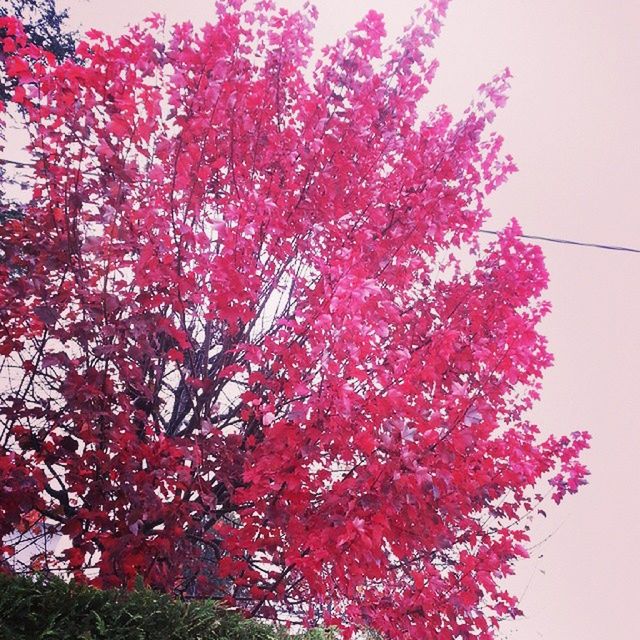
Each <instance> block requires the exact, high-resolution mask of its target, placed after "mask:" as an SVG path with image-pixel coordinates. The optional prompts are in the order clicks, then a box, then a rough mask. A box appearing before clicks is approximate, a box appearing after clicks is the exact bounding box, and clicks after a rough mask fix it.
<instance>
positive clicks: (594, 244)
mask: <svg viewBox="0 0 640 640" xmlns="http://www.w3.org/2000/svg"><path fill="white" fill-rule="evenodd" d="M479 231H480V233H490V234H491V235H494V236H497V235H498V234H499V233H500V232H499V231H493V230H491V229H479ZM518 236H519V237H520V238H528V239H529V240H544V241H545V242H556V243H557V244H572V245H575V246H577V247H592V248H594V249H607V250H609V251H628V252H629V253H640V249H635V248H633V247H619V246H616V245H612V244H600V243H598V242H578V241H577V240H565V239H564V238H549V237H547V236H534V235H529V234H527V233H519V234H518Z"/></svg>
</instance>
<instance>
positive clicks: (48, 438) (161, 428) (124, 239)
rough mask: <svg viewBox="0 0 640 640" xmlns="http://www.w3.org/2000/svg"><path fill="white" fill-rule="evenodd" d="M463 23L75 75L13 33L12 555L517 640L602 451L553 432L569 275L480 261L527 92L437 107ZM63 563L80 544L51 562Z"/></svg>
mask: <svg viewBox="0 0 640 640" xmlns="http://www.w3.org/2000/svg"><path fill="white" fill-rule="evenodd" d="M445 8H446V2H443V1H441V0H440V1H437V2H436V1H434V2H433V3H432V4H431V5H429V6H425V7H424V8H422V9H420V10H418V12H417V14H416V16H415V19H414V21H413V22H412V23H411V24H410V25H409V26H408V27H407V28H406V29H405V31H404V32H403V34H402V35H401V37H400V38H399V39H398V40H397V41H396V42H394V43H391V44H387V43H386V41H385V39H384V36H385V29H384V23H383V19H382V16H380V15H379V14H377V13H375V12H370V13H368V14H367V15H366V16H365V17H364V19H363V20H362V21H361V22H359V23H358V24H357V25H356V26H355V27H354V28H353V29H352V30H351V31H350V32H349V33H347V35H346V36H345V37H344V38H342V39H341V40H339V41H338V42H337V43H336V44H335V45H334V46H332V47H329V48H327V49H325V50H324V51H323V52H322V54H321V55H320V56H314V55H313V49H312V41H311V35H310V34H311V30H312V28H313V23H314V19H315V13H314V10H313V9H312V8H307V9H305V10H303V11H301V12H293V13H289V12H287V11H285V10H282V9H278V8H276V7H274V5H273V4H272V3H271V2H269V1H261V2H257V3H255V5H252V6H251V7H249V6H246V5H245V3H243V2H239V1H237V0H235V1H233V2H224V3H223V2H221V3H218V6H217V16H216V17H215V19H214V20H213V21H212V22H211V23H209V24H207V25H205V26H204V27H203V28H201V29H196V28H194V27H193V26H192V25H191V24H190V23H188V22H186V23H183V24H177V25H173V26H172V27H170V28H168V27H167V26H166V25H165V24H164V21H163V19H162V18H161V17H160V16H158V15H153V16H151V17H150V18H149V19H148V20H146V21H145V22H144V23H143V24H141V25H139V26H134V27H132V28H131V29H130V30H129V31H128V32H127V33H126V34H124V35H122V36H120V37H118V38H114V37H112V36H110V35H107V34H103V33H100V32H98V31H90V32H88V33H87V39H86V40H84V41H82V42H80V43H79V45H78V47H77V50H76V53H75V57H74V58H73V59H65V60H62V61H61V60H58V59H57V58H56V56H54V55H53V54H52V53H51V52H50V51H47V50H46V49H43V48H42V47H41V46H39V44H38V43H37V42H32V41H30V40H29V38H28V34H27V33H26V32H25V29H24V28H23V27H22V26H21V24H20V22H19V21H18V20H16V19H12V18H9V17H5V18H1V19H0V28H2V29H3V30H4V33H5V38H4V41H3V52H4V60H3V65H4V68H5V71H6V74H7V75H8V77H10V78H11V79H13V80H14V81H15V89H14V90H13V91H12V95H11V102H12V104H10V103H9V101H7V104H6V105H4V107H5V109H4V111H5V113H4V120H5V121H6V120H7V119H8V118H9V117H10V116H11V114H12V113H15V112H16V110H15V108H14V107H15V104H17V105H20V107H21V113H22V114H23V116H22V117H23V118H24V126H25V127H26V128H27V130H28V131H29V133H30V144H29V151H30V154H31V156H32V158H33V165H34V166H33V171H32V174H31V175H32V182H31V188H32V199H31V201H30V204H29V205H28V206H27V207H26V210H25V215H24V216H23V217H22V218H21V219H13V220H6V221H5V222H4V223H3V224H2V225H0V251H1V261H0V296H1V299H2V300H3V303H2V306H1V308H0V372H1V382H0V384H1V385H2V386H1V389H2V394H3V402H2V405H1V407H0V428H1V431H0V435H1V437H2V440H1V443H2V445H1V449H0V474H1V475H2V477H3V484H2V485H1V486H0V535H2V536H3V537H4V538H3V540H4V543H3V545H2V547H1V549H0V551H1V553H2V556H3V558H4V566H5V568H6V569H8V570H12V571H27V572H29V571H36V570H47V571H54V572H60V573H62V574H63V575H71V576H73V577H75V578H76V580H79V581H85V582H90V583H92V584H94V585H97V586H100V587H114V586H115V587H119V586H132V585H133V584H134V583H135V581H136V579H137V577H138V576H141V577H142V579H143V580H144V582H145V584H147V585H150V586H152V587H154V588H157V589H161V590H164V591H167V592H173V593H179V594H183V595H185V596H196V597H200V596H203V597H204V596H206V597H213V598H220V599H223V600H225V601H227V602H229V603H232V604H234V605H236V606H239V607H241V608H242V609H244V610H245V611H246V612H247V613H248V614H250V615H255V616H264V617H271V618H279V619H285V620H297V621H300V622H302V623H303V624H307V625H312V624H316V623H324V624H328V625H338V626H340V627H342V628H343V629H345V630H346V631H345V632H346V633H347V635H348V634H350V633H352V632H353V631H354V630H356V629H359V628H364V627H367V628H372V629H375V630H377V631H378V632H380V633H381V634H383V635H384V636H385V637H389V638H407V637H413V638H439V639H446V638H455V637H477V638H491V637H493V634H494V632H495V630H496V628H497V626H498V625H499V622H500V620H501V619H503V618H504V617H505V616H510V615H515V614H516V613H517V602H516V600H515V598H514V597H513V596H512V595H511V594H509V593H507V592H506V591H505V589H504V586H503V579H504V577H505V576H506V575H507V574H509V573H511V572H512V567H513V564H514V562H515V561H516V560H517V559H518V558H519V557H522V556H526V555H527V552H526V548H525V546H526V542H527V540H528V535H527V525H526V521H525V520H524V516H525V515H526V514H528V513H530V512H534V511H535V510H536V509H537V508H538V504H539V502H540V501H541V499H542V495H543V494H544V492H545V491H544V489H542V488H541V487H540V485H539V481H540V480H541V478H543V477H545V478H547V480H549V481H550V482H551V485H552V491H553V497H554V499H555V500H556V501H559V500H560V499H561V498H562V497H563V496H564V495H565V493H567V492H570V493H573V492H575V491H576V490H577V488H578V486H579V485H580V484H583V483H584V481H585V475H586V473H587V471H586V469H585V468H584V466H583V465H582V464H581V463H580V462H579V460H578V456H579V453H580V451H581V449H583V448H584V447H585V446H587V439H588V436H587V434H586V433H583V432H574V433H573V434H572V435H571V436H562V437H559V438H555V437H549V438H542V437H540V434H539V430H538V428H537V427H536V426H535V425H534V424H531V423H530V422H529V421H528V419H527V411H528V409H529V408H530V407H531V405H532V402H533V401H534V400H535V399H536V398H537V397H538V392H539V387H540V379H541V375H542V372H543V370H544V369H545V368H546V367H548V366H549V365H550V364H551V361H552V358H551V356H550V354H549V353H548V351H547V347H546V341H545V339H544V337H542V336H541V335H540V334H539V332H538V330H537V326H538V324H539V322H540V320H541V318H542V317H543V316H544V315H545V314H546V313H547V312H548V310H549V305H548V304H547V303H546V302H545V301H544V300H543V298H542V297H541V295H542V292H543V290H544V288H545V287H546V284H547V272H546V270H545V267H544V263H543V257H542V254H541V250H540V249H539V248H538V247H537V246H534V245H530V244H527V243H526V242H523V241H522V240H521V239H520V238H519V237H518V233H519V228H518V226H517V223H516V222H515V221H514V222H512V223H511V224H510V225H509V226H508V227H507V228H505V229H504V231H503V232H502V233H500V234H499V236H498V237H497V238H496V239H495V240H494V241H492V242H490V243H488V244H486V245H485V244H483V243H481V242H480V239H479V229H480V228H481V226H482V224H483V222H484V221H485V220H486V219H487V218H488V216H489V215H490V214H489V211H488V210H487V207H486V204H485V198H486V194H487V193H489V192H491V191H492V190H493V189H495V188H496V187H498V186H499V185H500V183H502V182H503V181H504V180H505V178H506V177H507V175H508V174H509V173H510V172H512V171H513V170H514V165H513V162H512V160H511V158H510V157H509V156H507V155H503V154H502V152H501V145H502V139H501V137H500V136H499V135H497V134H496V133H495V132H494V131H493V130H492V125H491V123H492V121H493V118H494V114H495V110H496V109H497V108H498V107H501V106H502V105H503V104H504V103H505V100H506V97H505V95H506V91H507V88H508V81H509V77H510V74H509V71H508V70H505V71H504V72H503V73H501V74H499V75H498V76H496V77H495V78H494V79H493V80H491V81H490V82H488V83H487V84H485V85H483V86H482V87H480V91H479V94H478V98H477V100H476V101H474V103H473V104H472V105H470V107H469V108H468V109H467V110H466V111H465V112H464V114H463V115H462V116H461V117H460V118H454V117H453V116H452V115H451V113H450V112H449V111H448V110H447V108H446V107H444V106H443V107H439V108H437V109H435V110H433V111H431V112H429V113H427V114H424V113H423V111H421V109H420V108H419V103H420V100H421V99H422V98H423V97H424V96H425V95H426V94H427V92H428V90H429V86H430V83H431V81H432V79H433V76H434V73H435V71H436V63H435V62H434V60H433V59H432V57H431V53H430V48H431V46H432V44H433V41H434V39H435V38H436V36H437V34H438V32H439V29H440V26H441V22H442V19H443V17H444V12H445ZM60 536H63V538H62V541H61V542H58V543H57V544H54V541H55V540H56V539H58V538H59V537H60Z"/></svg>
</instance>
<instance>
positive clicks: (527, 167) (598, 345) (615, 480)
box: [60, 0, 640, 640]
mask: <svg viewBox="0 0 640 640" xmlns="http://www.w3.org/2000/svg"><path fill="white" fill-rule="evenodd" d="M417 1H418V0H415V1H414V0H393V1H392V0H386V1H385V0H316V2H315V4H316V6H317V7H318V9H319V12H320V18H319V23H318V29H317V32H316V38H317V43H318V44H319V45H323V44H325V43H327V42H330V41H331V40H332V39H334V38H335V37H337V36H338V35H339V34H341V33H343V32H344V30H345V29H347V28H348V27H349V26H351V25H352V24H353V23H354V22H355V21H356V20H357V19H359V18H360V17H361V16H362V15H363V14H364V13H365V12H366V11H367V10H368V9H370V8H373V9H377V10H380V11H382V12H383V13H385V14H386V15H387V19H388V20H387V24H388V26H389V31H390V32H391V33H396V32H398V31H399V30H400V28H401V26H402V25H403V24H404V23H406V22H407V21H408V19H409V16H410V15H411V11H412V9H413V8H414V7H415V6H416V3H417ZM282 4H285V5H287V6H300V5H301V4H302V1H301V0H300V1H298V0H288V1H286V2H282ZM60 5H61V6H69V7H70V10H71V16H72V19H73V23H74V25H76V26H82V27H84V28H89V27H94V26H95V27H98V28H101V29H104V30H107V31H121V30H122V28H123V26H124V25H125V24H126V23H128V22H136V21H138V20H139V19H140V18H142V17H144V16H145V15H147V14H148V13H150V12H152V11H160V12H163V13H166V14H167V15H168V17H169V18H170V19H171V20H182V19H190V20H193V21H194V22H197V23H201V22H203V21H204V20H206V17H207V16H208V15H211V7H212V5H213V2H210V1H208V0H138V1H137V2H135V1H132V0H64V1H63V2H60ZM639 34H640V2H637V1H632V0H610V1H609V2H602V1H601V0H600V1H599V0H554V1H551V0H535V1H534V0H453V2H452V5H451V9H450V12H449V16H448V19H447V21H446V24H445V29H444V32H443V35H442V37H441V39H440V42H439V45H438V46H437V49H436V51H437V57H438V58H439V59H440V61H441V67H440V71H439V74H438V78H437V80H436V82H435V85H434V88H433V99H434V101H435V102H445V103H447V104H449V105H450V106H451V107H452V108H453V109H454V110H455V111H459V110H460V109H462V108H463V107H464V106H465V104H466V102H467V101H468V100H469V99H470V98H471V97H472V95H473V92H474V90H475V88H476V87H477V86H478V85H479V84H480V83H481V82H484V81H486V80H488V79H489V78H490V77H491V76H493V75H494V73H496V72H497V71H499V70H501V69H502V68H503V67H505V66H509V67H510V68H511V70H512V72H513V74H514V76H515V78H514V80H513V88H512V93H511V99H510V101H509V104H508V105H507V108H506V110H505V111H504V112H503V113H501V114H500V116H499V118H498V120H497V127H498V128H499V130H500V131H501V132H502V133H504V134H505V137H506V148H507V150H508V151H510V152H511V153H513V155H514V156H515V158H516V161H517V164H518V165H519V168H520V172H519V173H518V174H516V175H515V176H514V177H513V178H512V179H511V181H510V182H509V184H508V185H506V186H505V187H503V188H502V189H501V190H500V191H499V192H498V193H497V194H496V195H495V197H494V199H493V211H494V220H493V221H492V224H491V226H492V227H494V228H496V227H498V226H500V225H502V224H504V223H505V222H506V221H507V220H508V219H509V218H510V217H512V216H516V217H518V218H519V220H520V222H521V224H522V226H523V228H524V231H525V233H532V234H539V235H547V236H555V237H562V238H570V239H575V240H582V241H591V242H604V243H611V244H625V245H630V246H635V247H640V217H639V216H638V207H637V184H638V180H639V177H640V118H639V114H640V37H639ZM543 246H544V250H545V253H546V256H547V264H548V267H549V270H550V272H551V287H550V290H549V298H550V300H551V301H552V303H553V306H554V312H553V313H552V315H551V317H550V319H549V320H548V321H547V322H546V324H545V331H546V334H547V335H548V337H549V339H550V342H551V347H552V350H553V351H554V353H555V355H556V365H555V367H554V368H553V369H552V370H551V371H549V373H548V374H547V376H546V383H545V391H544V395H543V399H542V401H541V402H540V404H539V406H538V408H537V409H536V411H535V415H534V417H535V419H536V420H537V421H538V422H539V423H540V425H541V426H542V427H543V429H544V430H545V431H552V432H555V433H562V432H569V431H572V430H574V429H578V428H580V429H581V428H588V429H589V430H590V431H591V432H592V434H593V436H594V439H593V442H592V451H591V452H590V454H589V455H588V463H589V466H590V468H591V471H592V474H593V475H592V477H591V484H590V485H589V486H588V487H586V488H585V489H584V490H583V491H582V493H581V494H580V495H579V496H577V497H573V498H572V499H569V500H567V502H566V503H565V504H564V505H563V506H562V507H561V508H558V509H555V508H550V509H548V512H549V518H548V519H547V520H546V521H543V522H541V523H538V524H537V525H536V526H535V527H534V541H536V542H539V541H542V540H543V539H544V538H545V537H546V536H547V535H548V534H549V533H551V532H553V531H555V533H553V535H552V536H551V538H550V539H548V540H547V541H546V542H544V543H543V544H540V546H538V547H537V548H536V549H535V553H533V554H532V560H530V561H528V562H523V563H522V564H521V565H520V567H519V577H518V579H517V580H516V581H515V587H514V589H515V591H516V593H518V594H523V593H524V596H523V600H522V606H523V608H524V609H525V612H526V618H524V619H521V620H519V621H517V622H515V623H514V624H512V625H511V626H510V627H508V629H507V630H506V632H507V636H508V637H509V638H517V639H518V640H539V639H540V638H543V639H545V640H572V639H574V638H575V639H580V640H602V639H603V638H615V639H616V640H632V639H634V638H637V637H638V632H637V630H636V629H635V625H634V623H633V613H634V612H635V610H636V608H637V606H638V604H637V600H638V597H639V596H640V577H639V576H640V561H639V556H638V542H639V541H640V519H639V516H638V508H639V507H640V499H639V498H638V496H639V495H640V473H639V469H640V461H639V459H638V456H639V454H640V435H639V434H640V430H639V429H638V424H637V416H638V414H639V413H640V412H639V409H640V406H639V404H640V403H639V398H640V393H639V392H638V383H639V382H640V380H639V376H638V362H639V361H640V329H639V327H640V296H639V288H638V276H639V275H640V268H639V267H640V255H638V254H630V253H617V252H610V251H603V250H597V249H588V248H580V247H572V246H566V245H555V244H548V243H543ZM558 527H559V528H558ZM539 555H543V556H544V557H541V558H539V557H538V556H539Z"/></svg>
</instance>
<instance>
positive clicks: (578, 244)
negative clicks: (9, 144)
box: [0, 158, 640, 253]
mask: <svg viewBox="0 0 640 640" xmlns="http://www.w3.org/2000/svg"><path fill="white" fill-rule="evenodd" d="M0 163H7V164H13V165H16V166H18V167H33V166H35V165H34V164H32V163H30V162H19V161H16V160H8V159H5V158H0ZM478 231H479V232H480V233H488V234H491V235H493V236H497V235H498V234H499V233H500V232H499V231H494V230H493V229H479V230H478ZM518 237H520V238H527V239H528V240H543V241H544V242H555V243H556V244H572V245H574V246H576V247H591V248H592V249H607V250H608V251H626V252H628V253H640V249H635V248H633V247H620V246H617V245H612V244H600V243H598V242H579V241H578V240H565V239H564V238H549V237H548V236H535V235H531V234H527V233H519V234H518Z"/></svg>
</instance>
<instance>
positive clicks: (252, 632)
mask: <svg viewBox="0 0 640 640" xmlns="http://www.w3.org/2000/svg"><path fill="white" fill-rule="evenodd" d="M316 634H317V635H316ZM284 636H285V634H283V633H282V632H277V631H276V630H275V629H274V628H273V627H271V626H269V625H267V624H263V623H260V622H257V621H255V620H246V619H245V618H244V617H242V616H241V615H240V614H238V613H235V612H232V611H229V610H227V609H224V608H223V607H222V606H220V605H219V604H218V603H216V602H215V601H212V600H198V601H192V602H188V603H186V602H183V601H181V600H179V599H176V598H172V597H170V596H168V595H164V594H160V593H157V592H155V591H152V590H151V589H145V588H140V589H136V590H135V591H123V590H116V589H111V590H106V591H102V590H99V589H94V588H92V587H87V586H82V585H79V584H76V583H74V582H71V583H66V582H64V581H63V580H60V579H56V578H53V579H51V578H46V579H45V578H43V577H41V578H39V579H37V580H31V579H29V578H23V577H16V576H9V575H5V574H0V640H276V639H277V638H282V637H284ZM302 637H304V636H302ZM302 637H301V638H302ZM306 637H307V638H308V640H311V638H314V639H317V640H320V638H326V639H327V640H328V639H329V635H325V634H324V632H322V631H320V630H317V631H314V632H312V633H310V634H308V635H307V636H306Z"/></svg>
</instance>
